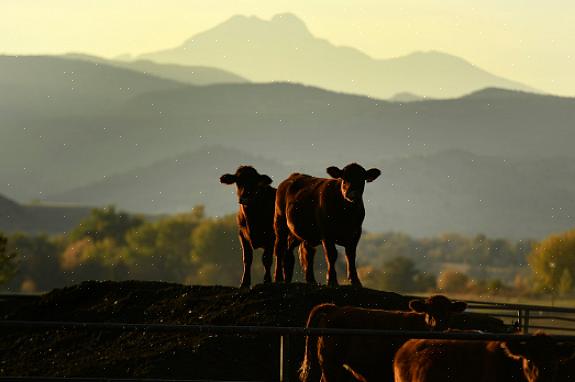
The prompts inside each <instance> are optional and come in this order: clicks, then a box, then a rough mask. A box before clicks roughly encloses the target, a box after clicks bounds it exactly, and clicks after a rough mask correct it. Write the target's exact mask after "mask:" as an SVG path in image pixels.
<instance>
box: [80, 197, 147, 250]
mask: <svg viewBox="0 0 575 382" xmlns="http://www.w3.org/2000/svg"><path fill="white" fill-rule="evenodd" d="M142 224H144V219H143V218H142V217H141V216H137V215H131V214H128V213H126V212H121V211H116V208H115V207H114V206H109V207H106V208H96V209H93V210H92V213H91V214H90V215H89V216H88V217H87V218H86V219H84V220H83V221H82V222H81V223H80V224H79V225H78V227H76V228H75V229H74V230H73V231H72V232H71V233H70V240H71V241H73V242H74V241H77V240H81V239H83V238H86V237H88V238H91V239H92V240H94V241H98V240H103V239H105V238H112V239H114V240H115V241H116V243H118V244H124V243H125V241H124V240H125V235H126V233H127V232H128V231H129V230H131V229H133V228H135V227H138V226H140V225H142Z"/></svg>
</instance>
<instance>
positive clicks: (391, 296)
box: [0, 281, 505, 381]
mask: <svg viewBox="0 0 575 382" xmlns="http://www.w3.org/2000/svg"><path fill="white" fill-rule="evenodd" d="M411 299H412V298H411V297H409V296H402V295H399V294H396V293H391V292H381V291H375V290H371V289H366V288H363V289H362V288H354V287H351V286H342V287H338V288H328V287H322V286H310V285H306V284H297V283H294V284H288V285H285V284H269V285H257V286H255V287H253V288H252V289H250V290H240V289H237V288H232V287H222V286H184V285H179V284H169V283H161V282H143V281H126V282H95V281H90V282H84V283H82V284H80V285H77V286H72V287H67V288H63V289H56V290H54V291H52V292H50V293H47V294H45V295H42V296H41V297H38V298H36V299H27V300H26V301H25V302H23V303H20V304H15V303H14V302H4V303H0V315H1V317H2V318H3V319H7V320H41V321H78V322H124V323H164V324H213V325H260V326H305V322H306V319H307V315H308V313H309V311H310V310H311V308H312V307H313V306H315V305H317V304H319V303H323V302H332V303H335V304H338V305H357V306H363V307H371V308H382V309H392V310H406V309H408V303H409V301H410V300H411ZM453 326H455V327H458V328H474V329H483V330H489V331H495V332H497V331H504V330H505V327H504V326H503V324H502V323H501V321H499V320H497V319H494V318H491V317H489V316H484V315H478V314H466V315H463V317H462V318H460V319H459V320H458V321H457V322H456V323H454V325H453ZM0 338H1V341H0V376H44V377H56V376H57V377H106V378H112V377H113V378H162V379H211V380H214V379H216V380H235V381H241V380H246V381H256V380H260V381H274V380H278V378H279V338H278V336H274V335H249V336H238V335H207V334H202V335H189V334H186V335H184V334H182V333H176V332H163V333H158V332H154V333H152V332H142V331H132V332H120V331H110V330H103V331H98V330H88V329H37V328H36V329H32V328H27V329H15V328H7V327H0ZM303 341H304V340H303V338H301V337H293V338H292V340H291V345H290V347H291V352H292V354H293V372H294V373H295V370H296V369H297V366H298V365H299V363H300V361H301V358H302V356H303V349H304V342H303ZM292 375H293V374H292Z"/></svg>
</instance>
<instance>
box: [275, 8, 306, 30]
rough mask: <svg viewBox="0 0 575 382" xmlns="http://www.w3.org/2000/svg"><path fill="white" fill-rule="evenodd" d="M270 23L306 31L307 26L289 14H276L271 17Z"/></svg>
mask: <svg viewBox="0 0 575 382" xmlns="http://www.w3.org/2000/svg"><path fill="white" fill-rule="evenodd" d="M270 21H271V22H272V23H276V24H284V25H290V26H293V27H298V28H302V29H305V30H307V26H306V25H305V23H304V22H303V20H302V19H300V18H299V17H297V16H296V15H294V14H293V13H289V12H285V13H278V14H277V15H275V16H273V17H272V18H271V20H270Z"/></svg>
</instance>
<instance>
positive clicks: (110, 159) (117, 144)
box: [0, 58, 575, 202]
mask: <svg viewBox="0 0 575 382" xmlns="http://www.w3.org/2000/svg"><path fill="white" fill-rule="evenodd" d="M31 61H32V62H34V61H35V60H34V59H32V60H31ZM24 62H27V61H26V60H24ZM48 62H50V63H51V64H53V65H48V66H46V67H45V69H44V71H43V72H42V73H43V74H41V73H37V71H39V70H40V69H39V68H36V67H29V66H26V65H23V66H17V65H16V66H15V68H20V69H24V68H27V67H28V70H29V72H30V74H29V75H21V78H20V80H19V81H14V82H13V84H14V86H15V87H17V85H16V84H18V83H21V86H20V88H21V89H28V90H27V92H26V93H23V92H22V93H23V94H26V95H28V94H29V93H30V94H32V95H31V97H36V98H37V101H38V102H36V103H34V102H29V103H26V102H25V98H22V97H19V96H18V94H16V96H15V97H14V98H11V102H15V103H17V104H18V105H19V106H18V108H10V107H7V108H6V110H5V112H3V113H0V123H1V124H2V127H3V129H4V131H5V132H6V134H5V136H4V137H3V139H2V140H1V141H0V161H1V163H3V166H1V167H0V177H2V179H3V181H4V182H5V184H10V186H9V187H8V186H6V185H5V186H3V187H2V188H1V189H0V192H3V193H5V194H6V195H8V196H10V197H12V198H16V199H17V200H18V201H21V202H25V201H29V200H31V199H44V198H45V197H46V195H54V194H59V193H61V192H64V191H66V190H70V189H74V188H78V187H82V186H84V185H87V184H91V183H93V182H95V181H99V180H103V179H105V177H107V176H111V175H114V174H117V173H122V172H126V171H130V170H132V169H134V168H136V167H141V166H147V165H149V164H152V163H154V162H156V161H159V160H162V159H166V158H169V157H173V156H175V155H178V154H180V153H184V152H188V151H190V150H194V149H197V148H199V147H202V146H205V145H218V144H221V145H226V146H229V147H237V148H239V149H241V150H243V151H246V152H250V153H255V154H256V155H261V156H264V157H267V158H270V159H273V160H276V161H278V162H280V163H283V164H286V165H289V166H299V165H301V164H308V163H309V164H314V165H315V164H318V165H320V166H322V167H325V166H328V165H332V164H344V163H347V162H350V161H359V162H362V163H367V164H370V163H371V164H373V163H375V162H377V161H379V160H380V159H381V158H385V157H393V156H408V155H416V154H428V153H433V152H437V151H440V150H446V149H463V150H467V151H471V152H475V153H478V154H486V155H496V156H504V157H513V156H528V157H542V156H547V157H549V156H555V155H565V156H570V157H572V156H573V151H572V144H571V142H572V141H573V138H575V137H574V135H575V132H574V131H573V129H572V125H573V121H574V120H575V107H574V106H575V100H574V99H570V98H559V97H552V96H543V95H534V94H527V93H517V92H512V91H502V90H498V89H488V90H485V91H481V92H479V93H475V94H471V95H469V96H466V97H463V98H459V99H452V100H434V101H423V102H409V103H392V102H386V101H380V100H374V99H370V98H368V97H364V96H354V95H349V94H343V93H334V92H330V91H326V90H322V89H319V88H314V87H309V86H301V85H295V84H285V83H284V84H282V83H273V84H251V83H247V84H219V85H210V86H202V87H198V86H189V85H182V84H180V83H177V82H173V81H167V80H163V79H158V78H155V77H150V76H145V75H143V74H140V73H136V72H134V71H131V70H126V69H122V68H116V67H112V66H105V65H102V64H98V65H97V64H93V63H87V62H78V63H76V62H71V60H66V59H54V58H50V59H48ZM56 64H57V65H56ZM71 64H78V65H75V66H73V67H75V68H78V67H81V68H85V69H86V72H87V73H93V74H94V76H92V77H90V76H87V78H89V79H90V80H91V82H93V83H94V86H93V87H92V86H87V84H88V82H87V81H83V82H82V83H83V84H84V86H83V91H84V92H85V93H86V94H85V97H84V98H82V97H77V98H78V99H77V100H72V101H70V99H71V98H74V97H73V94H71V93H70V94H68V96H66V97H55V98H51V100H52V101H51V102H52V104H51V106H50V108H49V109H42V111H38V109H40V108H41V106H42V104H43V102H41V100H42V98H41V97H45V96H47V95H50V94H53V89H54V88H58V87H59V86H60V87H62V86H63V85H62V84H61V83H60V81H55V80H50V81H42V78H43V77H46V78H48V77H58V76H59V75H60V73H63V72H64V71H67V70H68V68H69V66H70V65H71ZM16 72H18V71H17V70H16ZM76 73H80V74H81V75H82V76H83V73H84V70H82V71H80V72H76ZM101 73H104V74H105V75H104V76H103V77H104V78H101V79H100V78H99V77H98V76H96V74H98V75H99V74H101ZM108 74H110V75H111V74H113V75H114V76H116V75H118V76H122V75H124V74H125V75H127V78H130V79H133V78H136V79H142V81H143V83H144V84H148V85H149V86H151V85H154V86H155V87H160V88H162V87H165V88H167V89H163V90H153V91H149V92H141V90H142V87H141V86H140V85H138V84H139V82H137V81H133V82H132V83H133V84H134V86H135V87H134V89H135V90H134V91H133V93H134V96H133V97H128V96H127V95H126V96H125V95H124V94H123V93H122V92H119V93H120V94H121V95H122V97H117V96H116V95H114V94H113V95H112V96H109V97H108V96H107V93H109V92H112V93H114V90H115V89H116V87H115V86H114V84H113V83H112V78H113V76H112V77H106V76H107V75H108ZM35 77H38V78H39V81H38V83H37V84H36V85H34V86H33V81H32V80H31V78H35ZM118 81H119V80H118ZM124 83H125V82H124ZM104 84H105V85H106V86H104ZM136 85H137V86H136ZM32 87H34V90H33V91H32ZM92 88H93V89H94V90H93V91H92V90H91V89H92ZM2 94H3V95H4V93H2ZM6 94H10V93H9V92H7V93H6ZM503 95H504V96H503ZM124 96H125V97H126V98H125V99H124V98H123V97H124ZM6 98H9V97H6ZM80 99H83V100H84V101H85V102H84V104H83V107H77V108H76V107H73V105H74V102H76V101H78V100H80ZM88 101H89V102H88ZM112 101H113V102H112ZM2 105H3V104H2V103H0V109H1V108H2V107H3V106H2ZM4 106H6V105H5V104H4Z"/></svg>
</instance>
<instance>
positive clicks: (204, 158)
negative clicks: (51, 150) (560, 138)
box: [54, 147, 575, 239]
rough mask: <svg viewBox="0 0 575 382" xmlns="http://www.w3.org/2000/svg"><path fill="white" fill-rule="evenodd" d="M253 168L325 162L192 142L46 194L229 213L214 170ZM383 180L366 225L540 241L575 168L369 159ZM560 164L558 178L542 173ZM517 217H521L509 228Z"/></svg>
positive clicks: (275, 174) (560, 219)
mask: <svg viewBox="0 0 575 382" xmlns="http://www.w3.org/2000/svg"><path fill="white" fill-rule="evenodd" d="M239 164H253V165H254V166H256V168H257V169H258V170H260V171H261V172H262V173H266V174H268V175H270V176H271V177H272V178H273V179H274V185H275V186H277V185H278V184H279V182H280V181H281V180H282V179H284V178H285V177H286V176H287V175H288V174H289V173H290V172H292V171H296V170H297V171H304V172H308V173H311V174H314V175H316V176H325V177H327V174H326V173H325V167H322V166H320V165H317V164H309V165H308V166H307V167H306V166H302V167H298V168H293V167H292V168H290V167H289V166H285V165H281V164H279V163H277V162H274V161H270V160H267V159H265V158H263V157H261V156H254V155H251V154H248V153H245V152H243V151H241V150H237V149H228V148H225V147H209V148H202V149H199V150H196V151H193V152H189V153H186V154H182V155H179V156H176V157H174V158H171V159H169V160H163V161H158V162H156V163H154V164H152V165H150V166H147V167H142V168H139V169H136V170H133V171H129V172H126V173H122V174H117V175H115V176H112V177H110V178H108V179H106V180H105V181H100V182H97V183H94V184H90V185H87V186H85V187H82V188H79V189H75V190H71V191H69V192H66V193H63V194H60V195H58V196H55V197H54V199H56V200H67V201H74V202H77V203H83V204H99V205H106V204H110V203H116V204H117V205H118V206H120V207H121V208H127V209H129V210H132V211H140V212H146V213H159V212H181V211H186V210H189V209H191V208H192V207H193V206H194V205H196V204H203V205H205V206H206V207H207V211H208V213H210V214H216V215H220V214H225V213H230V212H232V211H235V210H236V209H237V201H236V195H235V188H234V187H230V186H224V185H221V184H220V183H219V176H220V175H222V174H223V173H226V172H233V171H234V170H235V168H236V167H237V166H238V165H239ZM376 166H377V167H379V168H380V169H381V170H382V172H383V178H382V179H378V180H377V181H375V182H373V183H370V184H368V185H367V186H366V191H365V203H366V208H367V211H368V212H367V217H366V224H365V228H366V229H367V230H371V231H390V230H393V231H402V232H408V233H410V234H414V235H417V236H431V235H438V234H442V233H445V232H460V233H468V234H476V233H484V234H487V235H489V236H498V237H499V236H503V237H509V238H515V239H521V238H542V237H544V236H546V235H547V234H549V233H551V232H556V231H561V230H566V229H569V228H571V227H572V226H573V225H574V224H575V180H574V179H575V164H573V163H572V161H569V160H567V159H566V158H555V159H553V160H512V161H510V160H506V159H505V158H501V157H489V156H481V155H475V154H471V153H469V152H465V151H461V150H449V151H442V152H439V153H435V154H429V155H421V156H412V157H405V158H395V159H391V160H386V161H382V162H380V163H378V164H377V165H376ZM558 169H560V171H561V174H560V175H561V176H560V177H554V176H550V174H553V173H556V171H557V170H558ZM518 222H521V223H520V224H518Z"/></svg>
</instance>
